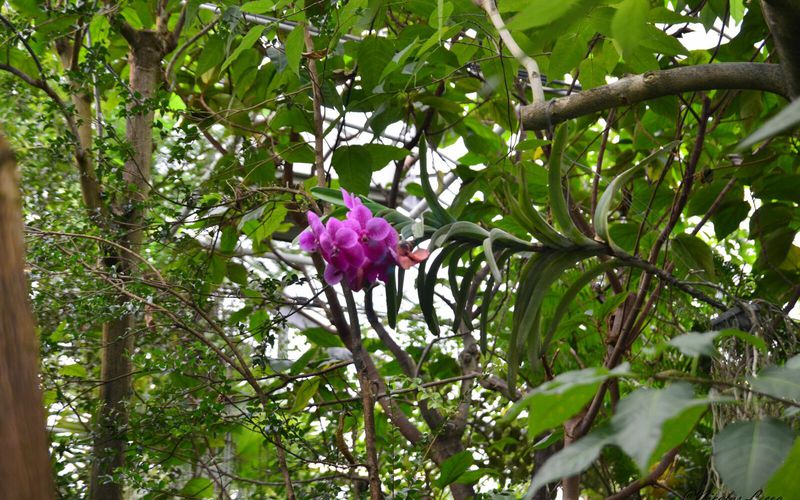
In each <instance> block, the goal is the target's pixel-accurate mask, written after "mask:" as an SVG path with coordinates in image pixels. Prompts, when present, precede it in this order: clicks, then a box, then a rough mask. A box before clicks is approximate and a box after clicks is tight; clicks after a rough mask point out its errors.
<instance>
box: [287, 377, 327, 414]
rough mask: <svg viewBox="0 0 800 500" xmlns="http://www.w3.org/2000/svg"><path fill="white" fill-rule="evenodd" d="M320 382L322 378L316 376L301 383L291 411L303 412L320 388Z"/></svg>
mask: <svg viewBox="0 0 800 500" xmlns="http://www.w3.org/2000/svg"><path fill="white" fill-rule="evenodd" d="M319 382H320V378H319V377H314V378H311V379H307V380H305V381H303V383H302V384H300V387H299V388H298V389H297V392H296V394H295V397H294V404H292V408H291V409H290V410H289V413H298V412H301V411H303V410H304V409H305V407H306V406H308V402H309V401H311V398H313V397H314V394H316V393H317V389H319Z"/></svg>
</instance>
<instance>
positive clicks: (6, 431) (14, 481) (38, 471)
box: [0, 137, 53, 500]
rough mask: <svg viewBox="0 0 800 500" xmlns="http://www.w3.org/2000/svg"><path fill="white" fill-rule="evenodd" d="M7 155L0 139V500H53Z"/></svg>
mask: <svg viewBox="0 0 800 500" xmlns="http://www.w3.org/2000/svg"><path fill="white" fill-rule="evenodd" d="M16 175H17V172H16V165H15V162H14V157H13V153H12V152H11V149H10V148H9V146H8V143H6V141H5V139H3V138H2V137H0V255H2V258H1V259H0V412H2V417H0V449H2V450H3V454H2V456H0V498H8V499H14V498H20V499H23V498H24V499H32V500H38V499H48V498H53V478H52V471H51V469H50V457H49V455H48V451H47V447H48V443H47V434H46V421H45V413H44V406H43V405H42V393H41V390H40V388H39V379H38V377H37V371H38V369H37V367H38V362H39V356H38V344H37V339H36V333H35V331H34V324H33V317H32V316H31V311H30V306H29V304H28V286H27V283H26V280H25V271H24V265H25V264H24V262H25V261H24V258H25V245H24V241H23V236H22V215H21V213H20V206H19V202H20V200H19V191H18V190H17V177H16Z"/></svg>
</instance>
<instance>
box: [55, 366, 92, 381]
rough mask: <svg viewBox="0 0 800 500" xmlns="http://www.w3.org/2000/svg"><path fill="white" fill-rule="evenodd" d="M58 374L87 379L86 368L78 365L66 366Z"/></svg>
mask: <svg viewBox="0 0 800 500" xmlns="http://www.w3.org/2000/svg"><path fill="white" fill-rule="evenodd" d="M58 372H59V373H60V374H61V375H63V376H65V377H75V378H86V376H87V372H86V367H84V366H83V365H79V364H77V363H75V364H71V365H64V366H62V367H61V368H59V369H58Z"/></svg>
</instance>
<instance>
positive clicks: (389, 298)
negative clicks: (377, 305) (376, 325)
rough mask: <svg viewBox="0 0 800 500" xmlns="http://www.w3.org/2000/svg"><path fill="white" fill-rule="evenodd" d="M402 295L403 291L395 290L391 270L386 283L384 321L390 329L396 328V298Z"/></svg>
mask: <svg viewBox="0 0 800 500" xmlns="http://www.w3.org/2000/svg"><path fill="white" fill-rule="evenodd" d="M395 267H396V266H395ZM402 294H403V291H402V290H398V289H397V280H396V279H395V269H392V271H391V272H390V273H389V282H388V283H386V320H387V321H388V322H389V326H391V327H392V328H395V327H396V326H397V302H398V300H397V296H398V295H401V296H402Z"/></svg>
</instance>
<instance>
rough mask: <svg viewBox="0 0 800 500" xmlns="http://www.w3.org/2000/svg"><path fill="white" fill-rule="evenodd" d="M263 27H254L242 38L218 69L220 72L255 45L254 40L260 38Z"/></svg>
mask: <svg viewBox="0 0 800 500" xmlns="http://www.w3.org/2000/svg"><path fill="white" fill-rule="evenodd" d="M264 29H265V28H264V26H261V25H255V26H253V27H251V28H250V30H248V32H247V34H245V35H244V37H242V41H241V42H240V43H239V46H238V47H236V49H234V51H233V53H231V55H229V56H228V58H227V59H225V62H224V63H222V67H221V68H220V72H222V71H225V68H227V67H228V66H230V65H231V64H232V63H233V62H234V61H235V60H236V59H237V58H238V57H239V55H241V53H242V52H244V51H245V50H247V49H249V48H251V47H252V46H253V45H255V43H256V40H258V38H259V37H260V36H261V34H262V33H263V32H264Z"/></svg>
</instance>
